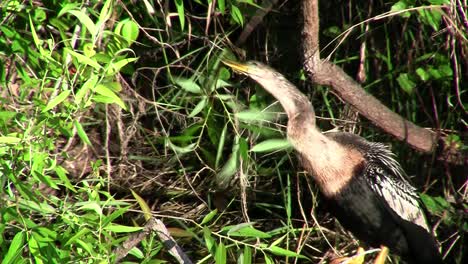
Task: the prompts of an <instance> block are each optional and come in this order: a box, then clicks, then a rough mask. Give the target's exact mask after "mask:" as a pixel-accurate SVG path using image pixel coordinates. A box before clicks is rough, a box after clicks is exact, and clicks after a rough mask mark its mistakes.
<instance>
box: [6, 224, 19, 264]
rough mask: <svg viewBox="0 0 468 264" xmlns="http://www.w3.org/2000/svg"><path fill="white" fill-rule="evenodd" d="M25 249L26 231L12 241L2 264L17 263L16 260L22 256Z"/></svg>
mask: <svg viewBox="0 0 468 264" xmlns="http://www.w3.org/2000/svg"><path fill="white" fill-rule="evenodd" d="M23 247H24V231H20V232H18V233H16V235H15V236H14V237H13V240H11V244H10V247H9V248H8V251H7V253H6V254H5V256H4V257H3V261H2V264H10V263H11V264H13V263H16V262H15V260H16V258H17V257H18V256H19V255H21V252H22V248H23Z"/></svg>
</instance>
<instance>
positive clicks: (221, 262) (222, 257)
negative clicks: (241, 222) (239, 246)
mask: <svg viewBox="0 0 468 264" xmlns="http://www.w3.org/2000/svg"><path fill="white" fill-rule="evenodd" d="M215 262H216V264H225V263H227V259H226V246H225V245H224V243H223V242H220V243H219V244H218V245H217V247H216V253H215Z"/></svg>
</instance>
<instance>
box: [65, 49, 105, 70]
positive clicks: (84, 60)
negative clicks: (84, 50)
mask: <svg viewBox="0 0 468 264" xmlns="http://www.w3.org/2000/svg"><path fill="white" fill-rule="evenodd" d="M65 51H66V52H68V53H70V55H72V56H73V57H75V58H76V59H77V60H78V62H79V63H83V64H86V65H89V66H91V67H93V68H94V69H96V70H99V69H101V65H99V63H97V62H96V61H95V60H92V59H90V58H88V57H86V56H84V55H82V54H80V53H77V52H75V51H73V50H71V49H69V48H65Z"/></svg>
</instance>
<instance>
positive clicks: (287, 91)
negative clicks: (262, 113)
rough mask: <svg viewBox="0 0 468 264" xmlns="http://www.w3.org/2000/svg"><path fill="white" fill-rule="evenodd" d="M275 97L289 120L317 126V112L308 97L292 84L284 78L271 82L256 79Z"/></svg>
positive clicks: (280, 77) (264, 79)
mask: <svg viewBox="0 0 468 264" xmlns="http://www.w3.org/2000/svg"><path fill="white" fill-rule="evenodd" d="M253 78H254V79H255V80H256V81H257V82H258V83H259V84H260V85H262V86H263V88H264V89H265V90H267V91H268V92H269V93H270V94H271V95H273V97H275V98H276V100H278V102H280V104H281V106H282V107H283V108H284V111H285V112H286V114H287V115H288V119H289V120H292V119H303V120H304V121H306V119H307V121H306V122H310V124H311V125H313V126H315V111H314V107H313V106H312V104H311V103H310V101H309V99H308V98H307V96H305V95H304V94H302V93H301V92H300V91H299V90H298V89H297V88H296V87H295V86H294V85H293V84H292V83H290V82H289V81H288V80H286V79H285V78H284V77H283V76H278V78H277V79H275V80H274V81H271V80H270V79H268V78H261V76H260V78H255V77H253Z"/></svg>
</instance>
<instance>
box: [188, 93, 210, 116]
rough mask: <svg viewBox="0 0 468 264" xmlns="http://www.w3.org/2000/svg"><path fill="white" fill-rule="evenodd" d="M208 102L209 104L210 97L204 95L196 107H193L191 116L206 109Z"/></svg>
mask: <svg viewBox="0 0 468 264" xmlns="http://www.w3.org/2000/svg"><path fill="white" fill-rule="evenodd" d="M207 104H208V98H207V97H206V96H203V97H202V99H201V100H200V101H199V102H198V104H197V105H196V106H195V108H193V110H192V112H191V113H190V114H189V117H194V116H196V115H198V114H199V113H200V112H201V111H202V110H203V109H205V106H206V105H207Z"/></svg>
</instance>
